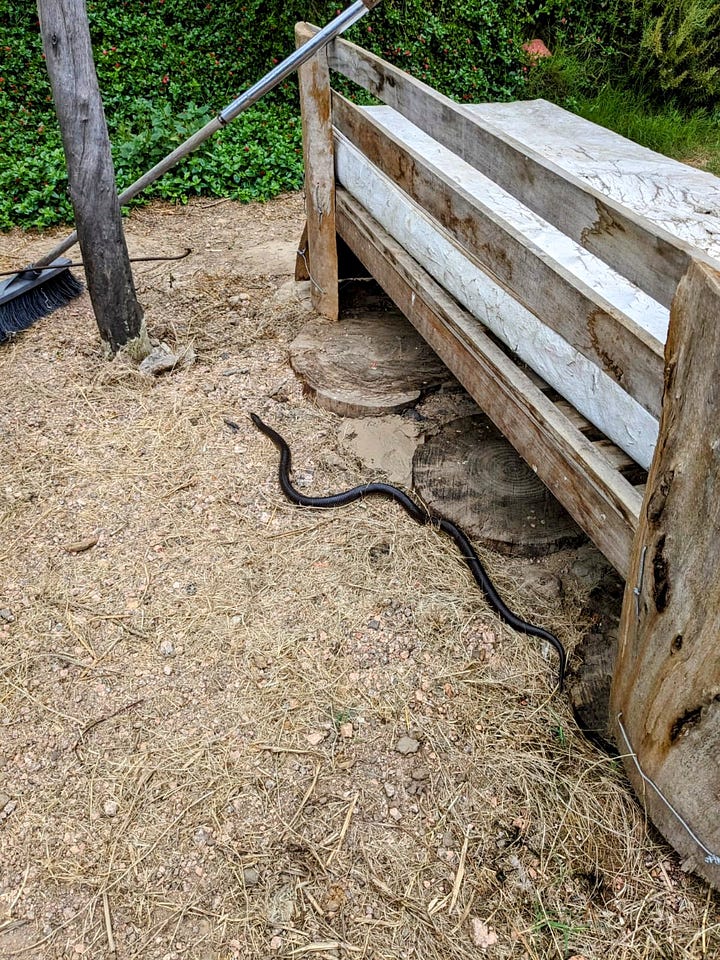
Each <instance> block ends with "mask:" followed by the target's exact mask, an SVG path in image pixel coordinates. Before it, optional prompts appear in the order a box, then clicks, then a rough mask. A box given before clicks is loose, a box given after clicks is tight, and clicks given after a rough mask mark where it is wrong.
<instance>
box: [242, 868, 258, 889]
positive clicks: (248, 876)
mask: <svg viewBox="0 0 720 960" xmlns="http://www.w3.org/2000/svg"><path fill="white" fill-rule="evenodd" d="M243 880H244V882H245V886H246V887H254V886H256V885H257V884H258V883H259V882H260V871H259V870H258V869H257V867H245V869H244V870H243Z"/></svg>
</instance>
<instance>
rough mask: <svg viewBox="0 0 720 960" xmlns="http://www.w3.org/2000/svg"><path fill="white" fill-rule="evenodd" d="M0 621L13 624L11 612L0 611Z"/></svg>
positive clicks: (6, 610)
mask: <svg viewBox="0 0 720 960" xmlns="http://www.w3.org/2000/svg"><path fill="white" fill-rule="evenodd" d="M0 620H4V621H5V623H13V621H14V620H15V617H14V616H13V612H12V610H8V609H4V610H0Z"/></svg>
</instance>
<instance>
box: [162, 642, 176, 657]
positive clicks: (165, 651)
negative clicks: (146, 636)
mask: <svg viewBox="0 0 720 960" xmlns="http://www.w3.org/2000/svg"><path fill="white" fill-rule="evenodd" d="M160 656H162V657H174V656H175V646H174V644H173V642H172V640H162V641H161V643H160Z"/></svg>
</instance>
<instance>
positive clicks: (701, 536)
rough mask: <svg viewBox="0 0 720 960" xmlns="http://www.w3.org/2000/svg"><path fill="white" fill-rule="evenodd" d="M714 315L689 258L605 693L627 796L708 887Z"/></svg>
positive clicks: (718, 872)
mask: <svg viewBox="0 0 720 960" xmlns="http://www.w3.org/2000/svg"><path fill="white" fill-rule="evenodd" d="M719 315H720V271H716V270H713V269H712V268H709V267H708V266H706V265H705V264H693V265H692V266H691V267H690V269H689V270H688V273H687V275H686V276H685V277H684V278H683V280H682V281H681V282H680V285H679V287H678V293H677V296H676V298H675V301H674V303H673V306H672V309H671V316H670V330H669V334H668V341H667V346H666V354H665V355H666V373H665V394H664V399H663V413H662V420H661V423H660V438H659V440H658V444H657V447H656V449H655V456H654V459H653V462H652V466H651V469H650V475H649V477H648V483H647V489H646V491H645V497H644V500H643V508H642V512H641V519H640V523H639V527H638V531H637V536H636V538H635V542H634V544H633V548H632V557H631V564H630V573H629V577H628V581H627V585H626V589H625V598H624V604H623V615H622V619H621V623H620V638H619V651H618V659H617V663H616V666H615V672H614V676H613V687H612V693H611V708H612V714H611V715H612V719H613V720H614V721H615V723H616V730H617V743H618V746H619V748H620V750H621V752H622V753H624V754H625V758H624V759H625V768H626V771H627V774H628V776H629V777H630V780H631V781H632V783H633V786H634V788H635V790H636V792H637V794H638V796H639V797H642V799H643V802H644V803H645V805H646V807H647V809H648V812H649V814H650V816H651V817H652V819H653V821H654V822H655V824H656V825H657V826H658V827H659V829H660V830H661V831H662V833H663V834H664V835H665V836H666V837H667V839H668V840H669V841H670V842H671V843H672V845H673V846H674V847H675V849H676V850H678V851H679V852H680V853H681V854H682V855H683V856H684V857H685V858H686V865H687V866H689V867H690V868H691V869H693V870H695V871H696V872H697V873H700V874H701V875H702V876H704V877H705V878H706V879H707V880H708V881H709V882H710V883H711V884H712V885H713V886H714V887H716V888H720V817H718V797H720V764H718V756H719V755H720V656H719V655H718V634H719V633H720V578H718V569H720V455H719V451H720V416H719V413H720V411H719V409H718V407H719V403H720V391H719V390H718V384H719V383H720V324H718V316H719ZM636 591H637V592H636ZM633 754H634V757H633ZM640 771H642V775H641V772H640ZM647 778H649V779H650V780H651V781H652V784H651V783H649V782H648V779H647ZM653 784H654V785H655V786H653ZM659 791H661V792H662V797H664V800H663V799H662V797H661V796H660V793H659Z"/></svg>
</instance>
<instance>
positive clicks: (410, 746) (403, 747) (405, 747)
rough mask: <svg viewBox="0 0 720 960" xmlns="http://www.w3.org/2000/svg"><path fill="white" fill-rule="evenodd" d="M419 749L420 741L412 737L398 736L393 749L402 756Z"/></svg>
mask: <svg viewBox="0 0 720 960" xmlns="http://www.w3.org/2000/svg"><path fill="white" fill-rule="evenodd" d="M419 749H420V743H419V741H418V740H416V739H415V738H414V737H408V736H404V737H400V739H399V740H398V742H397V743H396V744H395V750H396V751H397V752H398V753H401V754H402V755H403V756H404V757H407V756H408V754H410V753H417V752H418V750H419Z"/></svg>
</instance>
